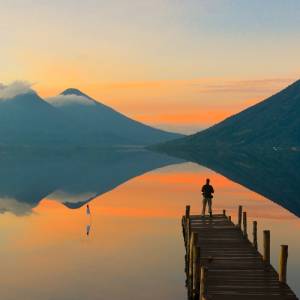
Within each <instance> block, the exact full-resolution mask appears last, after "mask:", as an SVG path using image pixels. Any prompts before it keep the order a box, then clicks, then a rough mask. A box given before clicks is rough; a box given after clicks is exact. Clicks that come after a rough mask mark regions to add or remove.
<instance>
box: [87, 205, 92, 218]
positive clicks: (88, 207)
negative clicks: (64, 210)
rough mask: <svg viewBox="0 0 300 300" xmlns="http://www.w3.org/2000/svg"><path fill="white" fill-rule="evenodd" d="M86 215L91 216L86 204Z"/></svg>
mask: <svg viewBox="0 0 300 300" xmlns="http://www.w3.org/2000/svg"><path fill="white" fill-rule="evenodd" d="M86 214H87V215H90V214H91V210H90V206H89V205H88V204H87V205H86Z"/></svg>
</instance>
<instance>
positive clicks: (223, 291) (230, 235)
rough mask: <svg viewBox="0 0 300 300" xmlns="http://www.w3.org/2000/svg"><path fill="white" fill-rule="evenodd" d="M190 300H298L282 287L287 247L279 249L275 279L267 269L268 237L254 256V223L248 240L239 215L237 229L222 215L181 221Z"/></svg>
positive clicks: (243, 215) (240, 213) (243, 217)
mask: <svg viewBox="0 0 300 300" xmlns="http://www.w3.org/2000/svg"><path fill="white" fill-rule="evenodd" d="M182 226H183V236H184V241H185V247H186V257H185V261H186V275H187V280H186V285H187V291H188V299H189V300H210V299H211V300H237V299H238V300H279V299H282V300H296V299H298V298H297V297H296V295H295V294H294V293H293V291H292V290H291V289H290V288H289V286H288V285H287V283H286V273H287V257H288V247H287V245H282V246H281V252H280V264H279V274H278V273H277V272H276V270H275V269H274V268H273V267H272V266H271V265H270V231H268V230H265V231H264V232H263V241H264V245H263V249H264V251H263V252H264V253H263V254H260V253H259V252H258V250H257V222H256V221H254V222H253V224H252V239H251V240H252V241H250V240H249V238H248V236H249V234H248V224H247V213H246V212H243V211H242V207H241V206H240V207H239V209H238V222H237V225H235V224H234V223H233V222H232V220H231V217H230V216H226V212H225V211H223V213H222V214H217V215H213V216H212V217H209V216H204V217H203V216H200V215H190V207H189V206H187V207H186V214H185V216H183V218H182Z"/></svg>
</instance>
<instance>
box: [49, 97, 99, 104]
mask: <svg viewBox="0 0 300 300" xmlns="http://www.w3.org/2000/svg"><path fill="white" fill-rule="evenodd" d="M46 101H47V102H48V103H50V104H52V105H54V106H65V105H71V104H74V103H76V104H82V105H87V106H89V105H95V104H96V103H95V102H94V101H92V100H90V99H89V98H87V97H84V96H78V95H58V96H55V97H49V98H47V99H46Z"/></svg>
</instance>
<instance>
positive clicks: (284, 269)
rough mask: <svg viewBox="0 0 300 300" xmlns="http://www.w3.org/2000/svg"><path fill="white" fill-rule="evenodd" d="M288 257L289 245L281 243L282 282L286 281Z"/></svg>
mask: <svg viewBox="0 0 300 300" xmlns="http://www.w3.org/2000/svg"><path fill="white" fill-rule="evenodd" d="M287 259H288V246H287V245H281V252H280V259H279V281H280V282H281V283H286V273H287Z"/></svg>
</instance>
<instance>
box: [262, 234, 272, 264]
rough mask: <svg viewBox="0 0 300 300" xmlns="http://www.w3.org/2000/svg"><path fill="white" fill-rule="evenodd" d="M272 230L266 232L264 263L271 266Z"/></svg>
mask: <svg viewBox="0 0 300 300" xmlns="http://www.w3.org/2000/svg"><path fill="white" fill-rule="evenodd" d="M270 241H271V238H270V230H264V255H263V260H264V262H265V263H266V264H267V265H269V264H270Z"/></svg>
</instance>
